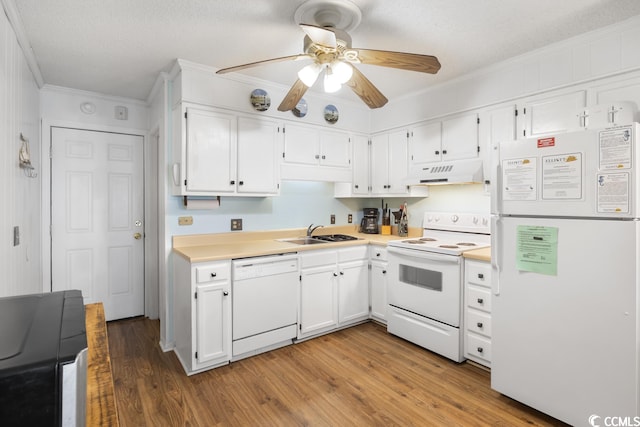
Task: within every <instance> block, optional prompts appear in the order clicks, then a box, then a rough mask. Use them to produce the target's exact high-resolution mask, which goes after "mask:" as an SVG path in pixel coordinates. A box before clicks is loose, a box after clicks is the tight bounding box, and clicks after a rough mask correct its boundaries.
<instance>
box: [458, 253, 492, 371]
mask: <svg viewBox="0 0 640 427" xmlns="http://www.w3.org/2000/svg"><path fill="white" fill-rule="evenodd" d="M464 294H465V310H464V328H465V331H464V353H465V357H466V358H467V359H469V360H473V361H474V362H476V363H479V364H481V365H484V366H487V367H491V264H489V263H488V262H484V261H476V260H471V259H466V260H465V284H464Z"/></svg>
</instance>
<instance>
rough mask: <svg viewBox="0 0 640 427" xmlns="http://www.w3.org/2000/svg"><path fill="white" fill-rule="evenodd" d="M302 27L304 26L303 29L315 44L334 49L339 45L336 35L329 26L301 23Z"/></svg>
mask: <svg viewBox="0 0 640 427" xmlns="http://www.w3.org/2000/svg"><path fill="white" fill-rule="evenodd" d="M300 28H302V31H304V32H305V33H306V34H307V36H309V38H310V39H311V41H312V42H314V43H315V44H319V45H320V46H324V47H329V48H332V49H335V48H336V47H337V46H338V42H337V40H336V35H335V33H334V32H333V31H331V30H330V29H329V28H324V27H318V26H317V25H310V24H300Z"/></svg>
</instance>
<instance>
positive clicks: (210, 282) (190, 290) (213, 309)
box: [173, 255, 231, 375]
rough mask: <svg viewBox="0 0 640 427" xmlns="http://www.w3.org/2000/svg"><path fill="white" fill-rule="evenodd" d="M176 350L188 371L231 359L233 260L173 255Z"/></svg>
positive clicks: (208, 367) (188, 372)
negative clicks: (197, 260)
mask: <svg viewBox="0 0 640 427" xmlns="http://www.w3.org/2000/svg"><path fill="white" fill-rule="evenodd" d="M173 258H174V262H173V274H174V281H173V283H174V313H173V320H174V336H175V349H174V351H175V353H176V355H177V356H178V359H179V360H180V363H182V366H183V367H184V370H185V371H186V373H187V374H188V375H191V374H195V373H198V372H201V371H204V370H207V369H210V368H213V367H216V366H220V365H223V364H227V363H229V361H230V360H231V262H230V261H219V262H205V263H195V264H191V263H190V262H189V261H187V260H186V259H184V258H182V257H181V256H178V255H174V256H173Z"/></svg>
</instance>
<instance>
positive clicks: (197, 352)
mask: <svg viewBox="0 0 640 427" xmlns="http://www.w3.org/2000/svg"><path fill="white" fill-rule="evenodd" d="M197 358H198V352H197V351H196V359H197Z"/></svg>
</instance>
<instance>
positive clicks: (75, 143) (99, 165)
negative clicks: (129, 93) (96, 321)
mask: <svg viewBox="0 0 640 427" xmlns="http://www.w3.org/2000/svg"><path fill="white" fill-rule="evenodd" d="M51 132H52V137H51V140H52V163H51V233H52V235H51V245H52V247H51V254H52V255H51V258H52V272H51V274H52V279H51V281H52V290H53V291H60V290H66V289H80V290H81V291H82V295H83V297H84V302H85V304H88V303H93V302H102V303H103V304H104V308H105V315H106V318H107V320H113V319H119V318H124V317H131V316H137V315H142V314H144V227H143V225H144V222H143V219H144V218H143V213H144V212H143V206H144V203H143V185H144V184H143V138H142V137H141V136H136V135H126V134H117V133H109V132H98V131H89V130H80V129H67V128H55V127H54V128H52V130H51Z"/></svg>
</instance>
